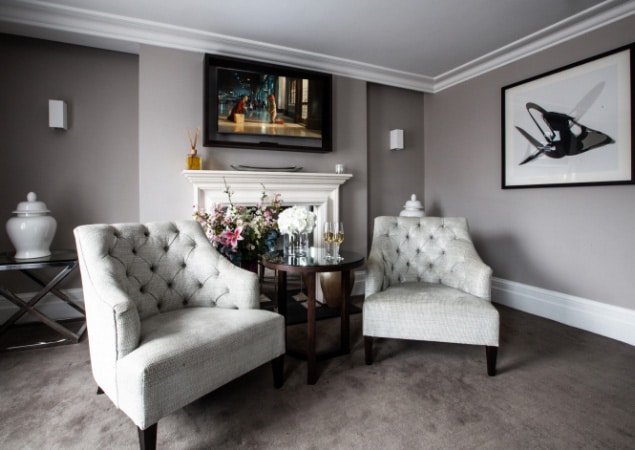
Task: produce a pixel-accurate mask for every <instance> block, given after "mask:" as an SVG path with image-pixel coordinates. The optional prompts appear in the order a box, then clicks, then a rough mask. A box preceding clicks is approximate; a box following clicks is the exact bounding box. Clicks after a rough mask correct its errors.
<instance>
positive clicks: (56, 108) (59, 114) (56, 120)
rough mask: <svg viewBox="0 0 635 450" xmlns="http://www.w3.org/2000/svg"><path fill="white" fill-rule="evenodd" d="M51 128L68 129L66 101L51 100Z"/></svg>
mask: <svg viewBox="0 0 635 450" xmlns="http://www.w3.org/2000/svg"><path fill="white" fill-rule="evenodd" d="M49 128H61V129H63V130H66V129H67V120H66V102H65V101H63V100H49Z"/></svg>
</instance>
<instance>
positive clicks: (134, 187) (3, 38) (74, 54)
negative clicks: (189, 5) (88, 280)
mask: <svg viewBox="0 0 635 450" xmlns="http://www.w3.org/2000/svg"><path fill="white" fill-rule="evenodd" d="M0 55H2V56H1V58H2V63H1V66H2V69H1V70H0V99H1V100H0V136H2V141H1V143H0V146H1V150H0V158H1V159H0V192H1V193H2V195H1V196H0V199H1V200H0V220H2V221H3V222H2V232H1V233H0V249H2V250H9V249H12V248H13V247H12V245H11V243H10V241H9V239H8V236H7V234H6V232H5V231H4V222H6V220H7V219H8V218H9V217H11V216H12V211H13V210H15V208H16V206H17V204H18V202H20V201H23V200H26V194H27V193H28V192H29V191H34V192H36V193H37V194H38V199H39V200H42V201H44V202H45V203H46V204H47V206H48V208H49V209H50V210H51V214H52V215H53V216H54V217H55V219H56V220H57V224H58V229H57V233H56V235H55V238H54V240H53V244H52V247H55V248H74V246H75V244H74V239H73V234H72V232H73V228H74V227H75V226H77V225H79V224H83V223H89V222H103V221H108V222H111V221H121V222H125V221H137V220H138V219H139V195H138V192H139V175H138V173H139V162H138V151H137V142H138V137H137V130H138V122H137V117H138V116H137V113H138V108H137V105H138V94H137V92H138V72H137V57H136V56H134V55H128V54H123V53H115V52H109V51H103V50H96V49H92V48H86V47H80V46H75V45H65V44H58V43H54V42H49V41H44V40H37V39H27V38H22V37H16V36H9V35H3V34H0ZM49 99H59V100H64V101H66V102H67V104H68V123H69V128H68V130H67V131H61V130H54V129H51V128H49V127H48V100H49ZM6 275H7V274H6V273H2V274H0V276H6ZM11 278H15V277H11ZM30 288H31V289H32V288H33V285H32V284H30Z"/></svg>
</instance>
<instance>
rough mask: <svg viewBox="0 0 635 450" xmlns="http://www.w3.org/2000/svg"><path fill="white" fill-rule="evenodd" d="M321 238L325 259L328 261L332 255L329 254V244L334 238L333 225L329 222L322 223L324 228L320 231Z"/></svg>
mask: <svg viewBox="0 0 635 450" xmlns="http://www.w3.org/2000/svg"><path fill="white" fill-rule="evenodd" d="M322 238H323V239H324V246H325V248H326V259H327V260H330V259H331V258H332V257H333V255H332V253H331V243H332V242H333V239H334V238H335V236H334V234H333V224H332V223H331V222H324V228H323V230H322Z"/></svg>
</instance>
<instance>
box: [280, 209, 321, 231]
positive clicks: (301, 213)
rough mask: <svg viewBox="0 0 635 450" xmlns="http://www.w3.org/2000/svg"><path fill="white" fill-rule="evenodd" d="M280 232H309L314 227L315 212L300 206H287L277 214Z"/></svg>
mask: <svg viewBox="0 0 635 450" xmlns="http://www.w3.org/2000/svg"><path fill="white" fill-rule="evenodd" d="M278 228H279V229H280V233H282V234H288V233H310V232H311V231H313V228H315V213H313V212H312V211H309V210H308V209H307V208H304V207H302V206H293V207H291V208H287V209H285V210H284V211H282V212H281V213H280V215H279V216H278Z"/></svg>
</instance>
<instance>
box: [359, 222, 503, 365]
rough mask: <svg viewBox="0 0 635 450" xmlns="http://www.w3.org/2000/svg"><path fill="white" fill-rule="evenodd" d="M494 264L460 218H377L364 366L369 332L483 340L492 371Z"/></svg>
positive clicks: (368, 356) (369, 278)
mask: <svg viewBox="0 0 635 450" xmlns="http://www.w3.org/2000/svg"><path fill="white" fill-rule="evenodd" d="M491 276H492V270H491V269H490V268H489V266H487V265H485V263H483V261H481V259H480V257H479V256H478V254H477V253H476V250H475V248H474V245H473V244H472V240H471V239H470V236H469V233H468V227H467V220H466V219H464V218H441V217H424V218H415V217H377V218H375V224H374V230H373V242H372V246H371V250H370V255H369V257H368V264H367V269H366V293H365V294H366V295H365V298H364V304H363V334H364V350H365V359H366V364H372V362H373V337H386V338H401V339H412V340H422V341H439V342H452V343H458V344H476V345H484V346H485V348H486V358H487V373H488V374H489V375H491V376H493V375H495V374H496V356H497V352H498V329H499V316H498V311H497V310H496V308H494V306H493V305H492V303H491V301H490V281H491Z"/></svg>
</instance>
